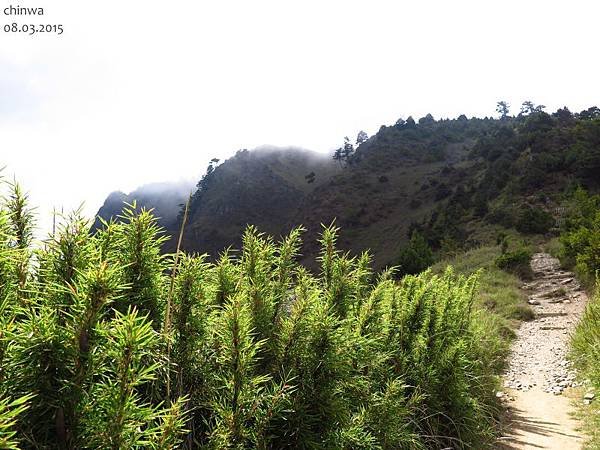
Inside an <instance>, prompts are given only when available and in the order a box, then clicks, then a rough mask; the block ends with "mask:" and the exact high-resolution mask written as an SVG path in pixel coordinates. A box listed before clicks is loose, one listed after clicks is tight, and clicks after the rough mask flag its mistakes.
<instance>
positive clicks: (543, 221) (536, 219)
mask: <svg viewBox="0 0 600 450" xmlns="http://www.w3.org/2000/svg"><path fill="white" fill-rule="evenodd" d="M554 224H555V221H554V218H553V217H552V215H551V214H549V213H547V212H546V211H544V210H543V209H540V208H525V209H524V210H523V211H522V212H521V214H520V215H519V218H518V219H517V223H516V225H515V227H516V229H517V231H520V232H521V233H526V234H545V233H547V232H548V231H550V228H552V227H553V226H554Z"/></svg>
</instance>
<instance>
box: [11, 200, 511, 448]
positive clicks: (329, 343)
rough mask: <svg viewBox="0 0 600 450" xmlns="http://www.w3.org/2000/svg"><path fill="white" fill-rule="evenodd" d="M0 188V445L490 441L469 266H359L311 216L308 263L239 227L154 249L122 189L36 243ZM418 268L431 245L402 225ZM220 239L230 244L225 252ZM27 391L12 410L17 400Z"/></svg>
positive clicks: (482, 318) (485, 341)
mask: <svg viewBox="0 0 600 450" xmlns="http://www.w3.org/2000/svg"><path fill="white" fill-rule="evenodd" d="M11 195H12V197H10V199H9V201H8V202H5V203H4V204H0V271H1V274H2V278H0V289H1V290H2V296H0V443H2V444H3V445H4V446H8V447H15V446H22V447H25V448H67V449H75V448H77V449H80V448H81V449H85V448H117V449H125V448H127V449H129V448H150V449H168V448H213V449H216V448H219V449H221V448H229V449H234V448H235V449H242V448H247V449H250V448H256V449H285V448H290V449H291V448H293V449H308V448H310V449H352V448H371V449H390V450H391V449H398V448H414V449H428V448H447V447H481V446H483V445H485V444H487V443H489V442H492V440H493V434H494V433H493V430H494V423H495V415H496V412H497V406H498V404H497V399H496V398H495V395H494V391H495V389H496V383H497V376H498V374H499V373H500V370H501V366H502V364H501V362H502V356H504V354H505V346H504V341H503V339H501V337H500V334H501V332H502V327H501V325H500V324H499V323H498V322H497V320H496V319H495V317H494V316H492V315H490V314H488V313H487V312H485V311H483V310H480V309H479V308H476V307H475V306H474V301H475V295H476V288H477V280H478V277H477V275H473V276H462V275H456V274H455V273H454V272H453V271H452V270H451V269H448V270H446V271H445V272H444V273H443V274H438V275H434V274H432V273H430V272H425V273H422V274H420V275H417V276H412V275H409V276H406V277H405V278H403V279H402V280H401V281H400V282H396V281H394V280H393V278H392V276H391V273H390V272H384V273H382V274H378V275H376V274H375V273H374V272H373V271H372V269H371V258H370V256H369V255H368V254H363V255H360V256H358V257H351V256H348V255H346V254H343V253H342V252H340V251H338V250H337V248H336V241H337V237H338V230H337V229H336V228H334V227H327V228H325V229H324V231H323V234H322V237H321V247H322V250H321V254H320V256H319V263H320V267H321V269H320V272H319V273H318V274H315V275H313V274H311V273H309V272H308V271H307V270H306V269H304V268H303V267H302V266H300V265H299V264H298V263H297V259H298V256H299V251H300V248H301V240H300V235H301V232H302V230H301V229H297V230H294V231H292V232H291V233H290V235H289V236H288V237H286V238H284V239H283V240H282V241H281V242H275V241H274V240H273V239H272V238H270V237H268V236H265V235H263V234H262V233H260V232H258V230H256V229H255V228H253V227H249V228H248V229H247V230H246V232H245V233H244V236H243V248H242V250H241V251H240V252H239V253H235V254H234V253H225V254H224V255H222V256H221V258H220V259H219V260H218V261H217V262H215V263H209V262H208V261H207V258H206V257H204V256H182V255H176V256H175V257H174V255H161V254H160V252H159V247H160V244H161V242H162V238H161V237H160V235H161V230H160V229H159V228H158V226H157V224H156V219H155V218H154V217H153V216H152V215H151V214H150V213H149V212H148V211H144V210H141V211H140V210H138V209H137V208H136V207H135V205H131V207H126V210H125V212H124V220H123V221H122V222H120V223H107V224H105V226H104V228H103V229H102V230H100V231H99V232H97V233H96V234H93V235H92V234H91V233H90V232H89V227H88V223H87V221H85V220H84V219H83V218H81V217H79V215H78V214H74V215H72V216H69V217H66V218H63V219H61V220H59V224H58V227H57V231H56V233H55V234H54V235H53V236H50V237H49V239H48V240H47V241H46V242H45V244H44V245H43V246H42V247H41V248H36V249H34V248H33V245H32V243H31V239H30V236H29V235H28V231H27V230H28V224H30V223H31V222H32V217H31V213H30V211H29V210H28V209H27V207H26V199H25V198H24V196H22V194H21V193H20V191H18V190H16V189H13V192H12V194H11ZM411 249H412V251H414V252H415V253H414V254H415V255H417V256H418V257H419V261H420V263H421V267H424V265H425V263H427V264H430V262H431V258H432V257H431V250H430V249H429V248H428V246H427V243H426V242H425V240H424V239H423V237H422V236H419V235H418V234H414V235H413V238H412V239H411ZM233 255H235V256H233ZM25 400H27V408H25V407H24V406H23V405H24V403H23V402H24V401H25Z"/></svg>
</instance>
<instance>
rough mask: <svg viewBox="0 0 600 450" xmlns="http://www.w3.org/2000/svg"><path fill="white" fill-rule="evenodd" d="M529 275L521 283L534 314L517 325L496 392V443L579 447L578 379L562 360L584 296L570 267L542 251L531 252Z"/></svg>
mask: <svg viewBox="0 0 600 450" xmlns="http://www.w3.org/2000/svg"><path fill="white" fill-rule="evenodd" d="M531 267H532V269H533V272H534V279H533V280H532V281H531V282H528V283H525V284H524V286H523V289H524V290H525V291H526V292H527V294H528V303H529V304H530V305H531V307H532V309H533V310H534V312H535V319H534V320H531V321H529V322H524V323H523V324H522V325H521V327H520V328H519V330H518V331H517V339H516V340H515V342H514V344H513V348H512V352H511V355H510V357H509V361H510V362H509V367H508V369H507V371H506V373H505V375H504V387H505V388H504V390H503V391H501V392H498V394H497V395H498V396H499V397H501V398H502V400H503V402H504V404H505V405H506V417H505V424H504V425H505V426H504V428H505V432H504V435H503V436H502V437H501V438H500V439H499V442H498V448H501V449H562V450H567V449H569V450H570V449H575V450H576V449H580V448H582V444H583V442H584V436H583V435H582V433H581V431H580V427H581V424H580V423H579V422H578V420H577V419H575V417H574V413H575V406H574V405H573V397H574V396H576V394H575V393H574V391H573V389H572V388H575V387H577V385H578V383H577V381H576V378H575V373H574V371H573V370H572V368H571V367H570V364H569V361H568V360H567V358H566V356H567V352H568V348H569V338H570V334H571V332H572V331H573V330H574V328H575V326H576V324H577V322H578V320H579V318H580V317H581V314H582V313H583V311H584V309H585V305H586V303H587V301H588V297H587V295H586V293H585V292H584V291H583V290H582V288H581V285H580V284H579V282H578V281H577V279H576V278H575V276H574V274H573V273H571V272H567V271H564V270H562V269H561V268H560V264H559V261H558V260H557V259H556V258H553V257H552V256H551V255H549V254H546V253H537V254H535V255H534V256H533V259H532V261H531Z"/></svg>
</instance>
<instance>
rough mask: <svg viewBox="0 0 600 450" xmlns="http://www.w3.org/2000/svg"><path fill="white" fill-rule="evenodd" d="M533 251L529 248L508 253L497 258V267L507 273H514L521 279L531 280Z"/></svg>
mask: <svg viewBox="0 0 600 450" xmlns="http://www.w3.org/2000/svg"><path fill="white" fill-rule="evenodd" d="M531 256H532V254H531V251H530V250H529V249H527V248H519V249H517V250H514V251H511V252H506V253H503V254H502V255H500V256H499V257H498V258H496V265H497V266H498V267H499V268H500V269H502V270H505V271H507V272H510V273H514V274H515V275H518V276H519V277H520V278H523V279H527V278H531V275H532V273H531V272H532V271H531V265H530V262H531Z"/></svg>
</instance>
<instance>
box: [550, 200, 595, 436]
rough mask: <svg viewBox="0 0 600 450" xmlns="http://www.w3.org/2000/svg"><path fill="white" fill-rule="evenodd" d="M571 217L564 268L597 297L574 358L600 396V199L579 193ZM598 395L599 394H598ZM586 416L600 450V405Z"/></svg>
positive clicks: (583, 323)
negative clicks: (598, 282) (599, 288)
mask: <svg viewBox="0 0 600 450" xmlns="http://www.w3.org/2000/svg"><path fill="white" fill-rule="evenodd" d="M569 205H570V208H569V214H568V215H567V220H566V221H565V223H564V226H563V233H562V235H561V238H560V243H561V244H562V245H561V247H560V249H559V254H560V256H561V259H562V262H563V264H565V265H567V266H570V267H574V268H575V271H576V272H577V275H578V276H579V278H580V279H582V280H583V281H584V282H585V283H586V284H587V286H588V288H589V290H590V291H592V292H594V291H595V294H594V295H593V296H592V299H591V300H590V303H589V304H588V307H587V309H586V311H585V313H584V315H583V317H582V319H581V322H580V323H579V324H578V326H577V330H576V332H575V334H574V336H573V338H572V357H573V360H574V362H575V363H576V365H577V366H578V368H579V369H580V371H581V377H582V378H588V379H589V380H590V381H591V384H592V386H591V387H592V388H593V389H594V390H595V392H596V393H599V392H600V291H598V284H597V280H598V273H599V271H600V195H590V194H589V193H588V192H586V191H585V190H583V189H578V190H576V191H575V192H574V193H573V195H572V197H571V198H570V201H569ZM596 395H597V394H596ZM588 409H591V410H588V411H587V412H588V413H587V414H584V417H585V418H586V422H587V425H588V427H587V428H588V432H589V434H590V436H591V437H592V442H591V443H590V448H598V447H600V434H599V433H598V430H599V427H600V420H599V417H600V415H599V414H598V404H597V401H596V402H594V403H593V404H592V405H591V406H589V407H588Z"/></svg>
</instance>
